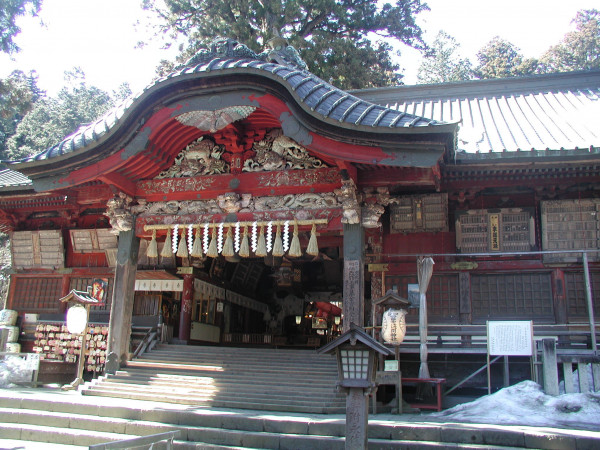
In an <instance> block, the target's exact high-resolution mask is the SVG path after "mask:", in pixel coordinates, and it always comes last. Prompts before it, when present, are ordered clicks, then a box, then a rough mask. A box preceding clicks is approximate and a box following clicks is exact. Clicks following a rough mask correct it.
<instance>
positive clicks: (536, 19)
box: [0, 0, 599, 95]
mask: <svg viewBox="0 0 600 450" xmlns="http://www.w3.org/2000/svg"><path fill="white" fill-rule="evenodd" d="M140 3H141V0H45V1H44V3H43V5H42V10H41V13H40V16H39V17H38V18H23V19H22V20H20V22H19V25H20V26H21V28H22V33H21V34H20V35H19V36H18V37H17V39H16V42H17V44H18V45H19V46H20V47H21V48H22V51H21V52H20V53H18V54H16V55H15V56H14V57H13V59H14V60H12V61H11V59H10V58H9V57H8V56H6V55H3V54H0V77H2V78H3V77H5V76H7V75H8V74H9V73H10V72H11V71H12V70H14V69H21V70H24V71H28V70H31V69H35V70H36V71H37V72H38V74H39V85H40V87H41V88H42V89H45V90H46V91H47V92H48V94H49V95H54V94H55V93H56V92H57V91H58V90H59V89H60V88H61V87H62V86H63V85H64V82H63V79H64V78H63V74H64V71H65V70H70V69H71V68H73V67H74V66H80V67H81V68H82V69H83V71H84V72H85V73H86V75H87V81H88V83H89V84H90V85H95V86H97V87H99V88H101V89H104V90H106V91H108V92H110V91H112V90H114V89H116V88H117V87H118V86H119V85H120V84H121V83H123V82H125V81H127V82H129V83H130V85H131V87H132V89H133V91H134V92H136V91H137V90H139V89H142V88H143V87H144V86H146V85H147V84H149V83H150V82H151V81H152V79H153V77H154V69H155V67H156V66H157V65H158V62H159V61H160V60H161V59H163V58H164V59H173V58H174V56H175V52H174V50H171V51H170V52H169V51H164V50H160V49H159V47H160V43H158V42H157V43H156V44H154V45H151V46H150V47H146V48H144V49H136V48H135V45H136V43H137V42H138V41H140V40H145V41H147V40H148V34H146V33H145V32H144V31H143V30H140V31H138V32H136V30H135V28H134V23H135V22H136V20H138V19H141V18H142V16H143V14H145V13H144V12H143V11H141V9H140V7H139V4H140ZM427 3H428V4H429V6H430V7H431V11H430V12H425V13H422V14H420V15H419V18H418V23H419V24H420V25H421V27H422V28H423V30H425V32H426V39H427V41H428V42H430V43H431V42H433V39H434V38H435V36H436V34H437V33H438V31H439V30H440V29H443V30H444V31H445V32H447V33H448V34H450V35H451V36H453V37H454V38H455V39H456V40H457V41H458V42H459V43H460V45H461V49H460V52H461V54H462V56H463V57H469V58H470V59H471V60H472V61H473V62H474V63H475V54H476V53H477V51H478V50H479V49H480V48H481V47H483V46H484V45H485V44H486V43H487V42H489V41H490V40H491V39H492V38H493V37H494V36H497V35H498V36H500V37H502V38H504V39H506V40H508V41H509V42H512V43H513V44H514V45H516V46H517V47H519V48H520V49H521V51H522V53H523V54H524V55H525V56H526V57H539V56H541V54H542V53H543V52H544V51H545V50H547V49H548V48H549V47H550V46H551V45H555V44H557V43H558V42H559V41H560V40H561V39H562V37H563V36H564V34H565V33H566V32H568V31H571V30H573V29H574V27H573V25H572V24H571V21H572V19H573V18H574V17H575V14H576V13H577V11H578V10H581V9H592V8H598V7H599V5H598V0H571V1H565V0H502V1H498V0H493V1H492V0H428V1H427ZM40 19H41V20H42V21H43V22H44V24H45V27H42V26H40ZM401 51H402V58H401V59H400V64H401V66H402V67H403V69H404V74H405V75H406V77H405V79H404V82H405V83H406V84H412V83H414V82H415V81H416V73H417V69H418V67H419V65H420V59H419V58H420V57H419V54H418V52H416V51H414V50H411V49H407V48H402V49H401Z"/></svg>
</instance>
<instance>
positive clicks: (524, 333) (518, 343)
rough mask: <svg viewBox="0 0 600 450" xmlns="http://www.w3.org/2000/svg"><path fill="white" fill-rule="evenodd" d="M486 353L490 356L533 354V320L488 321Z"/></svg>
mask: <svg viewBox="0 0 600 450" xmlns="http://www.w3.org/2000/svg"><path fill="white" fill-rule="evenodd" d="M487 335H488V353H489V354H490V355H491V356H531V355H533V322H532V321H530V320H528V321H526V320H513V321H488V323H487Z"/></svg>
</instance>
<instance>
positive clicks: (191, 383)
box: [93, 373, 336, 396]
mask: <svg viewBox="0 0 600 450" xmlns="http://www.w3.org/2000/svg"><path fill="white" fill-rule="evenodd" d="M335 381H336V380H328V383H314V384H311V383H299V382H295V383H292V382H290V381H287V382H285V383H278V384H276V385H273V382H272V380H269V379H252V380H247V379H246V380H244V379H223V378H220V379H218V380H213V379H210V378H206V377H185V378H183V377H178V376H171V375H169V374H162V375H161V374H158V375H145V374H135V373H133V374H122V373H117V374H115V375H109V376H106V377H104V378H102V379H98V381H96V382H93V384H100V383H101V384H107V383H113V384H122V385H138V386H141V387H142V388H144V389H147V388H154V389H165V388H172V389H178V390H187V391H190V392H200V391H202V390H206V391H210V392H214V391H219V392H224V391H227V392H231V391H237V392H254V393H262V394H271V393H272V394H277V393H279V394H285V393H290V392H293V393H294V395H297V394H295V393H296V392H298V389H299V388H301V389H302V392H303V395H304V396H307V395H309V394H310V395H322V396H335V395H333V394H334V392H335V391H334V389H333V386H335ZM292 388H293V389H292Z"/></svg>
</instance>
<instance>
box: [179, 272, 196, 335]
mask: <svg viewBox="0 0 600 450" xmlns="http://www.w3.org/2000/svg"><path fill="white" fill-rule="evenodd" d="M193 299H194V274H193V273H186V274H184V275H183V292H182V293H181V314H180V315H179V340H181V341H189V340H190V329H191V327H192V300H193Z"/></svg>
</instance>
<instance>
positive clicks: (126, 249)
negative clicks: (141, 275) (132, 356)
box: [106, 230, 140, 373]
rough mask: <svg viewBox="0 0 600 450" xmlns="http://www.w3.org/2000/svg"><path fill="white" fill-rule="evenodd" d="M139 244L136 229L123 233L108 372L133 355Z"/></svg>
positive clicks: (109, 334) (112, 316)
mask: <svg viewBox="0 0 600 450" xmlns="http://www.w3.org/2000/svg"><path fill="white" fill-rule="evenodd" d="M139 248H140V240H139V238H138V237H137V236H136V235H135V230H130V231H121V232H120V233H119V247H118V250H117V264H116V267H115V282H114V286H113V297H112V304H111V308H110V324H109V327H108V360H107V363H106V372H107V373H114V371H116V370H118V368H119V367H121V365H123V364H125V363H126V362H127V360H128V359H129V340H130V337H131V318H132V314H133V299H134V296H135V273H136V269H137V260H138V250H139Z"/></svg>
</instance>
